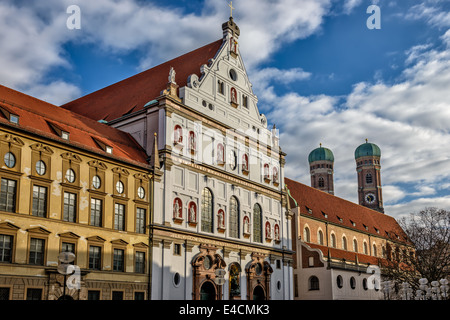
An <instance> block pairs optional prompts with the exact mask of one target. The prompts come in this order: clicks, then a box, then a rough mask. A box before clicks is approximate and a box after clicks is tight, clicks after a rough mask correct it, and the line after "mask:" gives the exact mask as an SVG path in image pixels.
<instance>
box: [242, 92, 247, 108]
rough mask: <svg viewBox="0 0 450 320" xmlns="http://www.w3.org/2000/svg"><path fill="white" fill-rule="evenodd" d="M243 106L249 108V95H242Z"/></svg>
mask: <svg viewBox="0 0 450 320" xmlns="http://www.w3.org/2000/svg"><path fill="white" fill-rule="evenodd" d="M242 106H244V107H245V108H247V109H248V97H247V96H246V95H244V94H243V95H242Z"/></svg>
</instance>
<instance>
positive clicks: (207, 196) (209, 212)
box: [201, 188, 213, 232]
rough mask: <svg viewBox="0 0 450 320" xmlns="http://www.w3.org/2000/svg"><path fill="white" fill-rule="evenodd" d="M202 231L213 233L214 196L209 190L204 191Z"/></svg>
mask: <svg viewBox="0 0 450 320" xmlns="http://www.w3.org/2000/svg"><path fill="white" fill-rule="evenodd" d="M201 210H202V215H201V219H202V231H204V232H213V196H212V193H211V191H210V190H209V189H208V188H204V189H203V191H202V205H201Z"/></svg>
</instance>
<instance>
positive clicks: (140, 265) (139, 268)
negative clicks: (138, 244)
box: [134, 251, 145, 273]
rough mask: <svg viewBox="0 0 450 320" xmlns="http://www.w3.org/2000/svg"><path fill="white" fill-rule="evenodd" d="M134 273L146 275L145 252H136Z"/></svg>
mask: <svg viewBox="0 0 450 320" xmlns="http://www.w3.org/2000/svg"><path fill="white" fill-rule="evenodd" d="M134 272H136V273H145V252H140V251H138V252H136V258H135V265H134Z"/></svg>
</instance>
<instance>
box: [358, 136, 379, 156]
mask: <svg viewBox="0 0 450 320" xmlns="http://www.w3.org/2000/svg"><path fill="white" fill-rule="evenodd" d="M367 156H375V157H381V150H380V148H379V147H378V146H377V145H376V144H374V143H369V142H368V141H367V140H366V143H363V144H362V145H360V146H359V147H358V148H356V150H355V159H358V158H361V157H367Z"/></svg>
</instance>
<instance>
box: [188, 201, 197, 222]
mask: <svg viewBox="0 0 450 320" xmlns="http://www.w3.org/2000/svg"><path fill="white" fill-rule="evenodd" d="M196 211H197V209H196V206H195V203H194V202H191V203H190V204H189V222H197V212H196Z"/></svg>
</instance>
